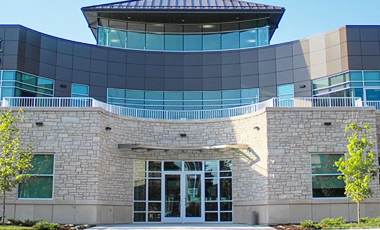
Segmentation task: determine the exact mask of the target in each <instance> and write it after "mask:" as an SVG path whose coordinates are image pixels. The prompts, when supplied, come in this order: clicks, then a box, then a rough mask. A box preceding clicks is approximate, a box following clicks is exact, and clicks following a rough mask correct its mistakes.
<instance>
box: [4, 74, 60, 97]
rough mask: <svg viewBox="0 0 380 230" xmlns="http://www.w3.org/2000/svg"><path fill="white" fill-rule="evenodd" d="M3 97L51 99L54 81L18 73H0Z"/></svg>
mask: <svg viewBox="0 0 380 230" xmlns="http://www.w3.org/2000/svg"><path fill="white" fill-rule="evenodd" d="M0 78H1V79H0V86H1V87H0V91H1V92H0V94H1V98H3V97H52V96H54V80H51V79H48V78H43V77H38V76H35V75H31V74H27V73H23V72H18V71H5V70H4V71H0Z"/></svg>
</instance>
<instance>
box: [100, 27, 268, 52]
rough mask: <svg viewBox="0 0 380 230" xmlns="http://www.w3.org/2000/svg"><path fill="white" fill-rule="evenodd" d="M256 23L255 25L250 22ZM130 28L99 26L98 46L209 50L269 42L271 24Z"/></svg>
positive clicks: (263, 44)
mask: <svg viewBox="0 0 380 230" xmlns="http://www.w3.org/2000/svg"><path fill="white" fill-rule="evenodd" d="M251 26H254V25H251ZM127 27H128V29H127V30H123V29H117V28H110V27H106V26H100V27H98V28H97V33H98V34H97V37H98V38H97V40H98V45H102V46H111V47H116V48H127V49H137V50H168V51H207V50H229V49H239V48H241V49H242V48H254V47H260V46H266V45H269V27H268V26H262V27H255V28H252V27H247V26H245V27H244V26H240V28H239V25H238V24H237V26H236V28H235V29H232V28H231V30H227V31H221V30H222V29H223V25H219V24H218V25H214V24H210V25H171V24H165V25H164V24H141V23H140V24H138V23H128V26H127Z"/></svg>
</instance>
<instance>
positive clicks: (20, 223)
mask: <svg viewBox="0 0 380 230" xmlns="http://www.w3.org/2000/svg"><path fill="white" fill-rule="evenodd" d="M37 222H38V221H35V220H29V219H26V220H24V221H23V220H17V219H8V223H9V224H10V225H16V226H23V227H32V226H33V225H35V224H36V223H37Z"/></svg>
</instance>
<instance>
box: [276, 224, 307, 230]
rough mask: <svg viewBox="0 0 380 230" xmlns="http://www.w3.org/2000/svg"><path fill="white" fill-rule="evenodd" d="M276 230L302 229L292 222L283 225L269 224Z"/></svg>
mask: <svg viewBox="0 0 380 230" xmlns="http://www.w3.org/2000/svg"><path fill="white" fill-rule="evenodd" d="M271 227H273V228H275V229H277V230H303V228H301V227H300V226H299V225H293V224H283V225H275V226H271Z"/></svg>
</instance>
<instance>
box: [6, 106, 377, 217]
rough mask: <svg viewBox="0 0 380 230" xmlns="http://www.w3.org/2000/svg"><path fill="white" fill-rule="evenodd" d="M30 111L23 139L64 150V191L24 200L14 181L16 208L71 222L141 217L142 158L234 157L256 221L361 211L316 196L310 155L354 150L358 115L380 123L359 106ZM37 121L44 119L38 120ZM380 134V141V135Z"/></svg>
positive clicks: (58, 168) (241, 195)
mask: <svg viewBox="0 0 380 230" xmlns="http://www.w3.org/2000/svg"><path fill="white" fill-rule="evenodd" d="M24 115H25V119H24V121H23V122H22V123H21V124H20V128H21V129H22V135H23V139H24V140H25V141H26V142H27V143H31V144H32V145H33V147H34V152H35V153H49V154H54V155H55V177H54V198H53V199H52V200H17V199H16V197H17V196H16V191H14V192H12V193H10V194H9V196H8V198H9V199H8V200H7V203H8V217H12V218H19V219H47V220H51V221H56V222H61V223H130V222H132V212H133V177H134V169H136V170H137V169H139V165H137V163H136V160H211V159H232V160H233V211H234V214H233V220H234V222H235V223H253V212H256V213H258V217H259V222H260V223H262V224H266V223H284V222H298V221H300V220H302V219H315V220H319V219H320V218H322V217H325V216H328V215H339V216H345V217H347V218H348V219H354V218H355V212H354V205H353V204H352V203H350V202H349V200H347V199H313V198H312V189H311V166H310V163H311V157H310V156H311V154H312V153H319V152H322V153H344V151H345V139H344V126H345V125H346V124H347V123H348V122H350V121H357V122H360V123H363V122H367V123H370V124H372V125H373V126H374V127H376V125H377V126H378V125H379V122H377V121H379V120H380V114H377V113H376V112H375V111H374V110H371V109H350V108H339V109H338V108H337V109H334V108H328V109H318V108H304V109H297V108H292V109H281V108H267V109H266V110H265V111H262V112H258V113H255V114H250V115H246V116H241V117H236V118H232V119H222V120H207V121H158V120H155V121H152V120H144V119H131V118H125V117H118V116H115V115H112V114H109V113H106V112H105V111H103V110H101V109H97V108H93V109H88V108H87V109H68V108H66V109H26V110H25V114H24ZM37 121H39V122H43V123H44V125H43V126H42V127H39V126H36V125H35V122H37ZM324 122H331V123H332V125H331V126H324V124H323V123H324ZM106 127H110V128H111V130H109V131H107V130H106ZM378 130H379V129H378V128H377V129H376V131H375V132H376V133H377V134H378V132H379V131H378ZM180 133H186V134H187V136H186V137H185V138H183V137H180V135H179V134H180ZM378 136H379V135H378ZM372 138H373V139H374V140H375V142H376V143H377V141H376V138H375V135H373V136H372ZM118 144H145V145H148V146H158V147H169V148H175V147H181V148H183V147H189V148H194V147H199V146H210V145H224V144H247V145H249V146H250V149H249V150H202V151H200V150H167V151H164V150H151V151H147V150H128V149H118ZM140 171H141V169H140ZM373 188H374V191H375V196H374V199H372V200H368V202H367V204H366V205H364V206H363V212H364V213H365V214H366V215H370V216H376V215H380V213H379V210H380V209H379V202H378V198H380V195H379V192H378V190H379V187H378V184H377V182H376V183H374V187H373Z"/></svg>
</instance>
